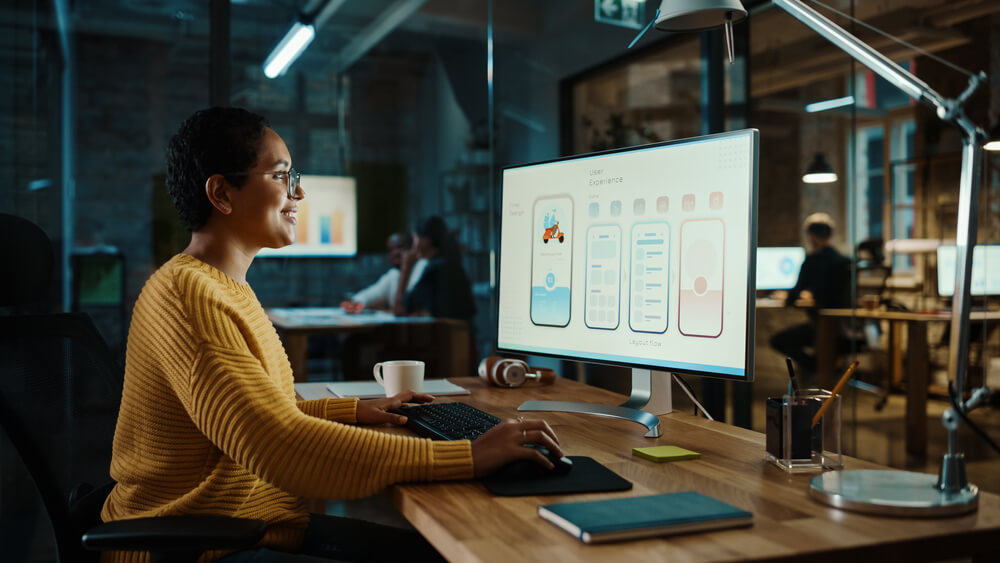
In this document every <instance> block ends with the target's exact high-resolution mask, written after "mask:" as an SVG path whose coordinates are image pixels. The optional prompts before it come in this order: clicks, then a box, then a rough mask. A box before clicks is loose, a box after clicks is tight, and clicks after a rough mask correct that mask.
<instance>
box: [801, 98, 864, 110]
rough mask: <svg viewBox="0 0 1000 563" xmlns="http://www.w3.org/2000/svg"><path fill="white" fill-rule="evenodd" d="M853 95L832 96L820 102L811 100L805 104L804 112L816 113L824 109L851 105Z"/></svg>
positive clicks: (852, 103)
mask: <svg viewBox="0 0 1000 563" xmlns="http://www.w3.org/2000/svg"><path fill="white" fill-rule="evenodd" d="M853 105H854V96H844V97H843V98H834V99H832V100H823V101H822V102H813V103H811V104H806V113H816V112H820V111H826V110H830V109H837V108H842V107H844V106H853Z"/></svg>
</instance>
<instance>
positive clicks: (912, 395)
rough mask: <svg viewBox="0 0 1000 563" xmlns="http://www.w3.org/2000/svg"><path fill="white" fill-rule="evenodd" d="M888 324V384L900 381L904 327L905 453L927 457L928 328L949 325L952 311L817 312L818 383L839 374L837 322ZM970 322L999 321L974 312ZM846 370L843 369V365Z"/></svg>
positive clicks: (994, 316) (830, 380) (991, 315)
mask: <svg viewBox="0 0 1000 563" xmlns="http://www.w3.org/2000/svg"><path fill="white" fill-rule="evenodd" d="M851 317H855V318H858V319H871V320H879V321H889V323H890V324H889V378H890V379H889V381H888V382H886V384H887V385H892V384H898V383H900V382H901V381H902V379H903V370H904V367H903V366H904V363H903V350H902V334H901V333H902V331H901V330H900V328H901V327H902V326H903V325H906V334H907V336H906V364H905V366H906V368H905V369H906V453H908V454H913V455H917V456H925V455H926V454H927V385H928V380H929V377H928V368H929V364H930V355H929V353H928V344H927V325H928V323H931V322H951V312H950V311H943V312H922V313H918V312H904V311H881V310H878V309H876V310H870V309H820V310H819V322H818V326H817V328H816V364H817V376H818V378H819V381H820V383H821V384H823V385H825V386H828V385H832V384H833V381H834V379H835V378H837V377H839V376H840V374H838V373H834V369H833V366H834V364H835V359H836V354H837V350H836V346H837V328H838V322H839V321H840V320H842V319H845V318H851ZM971 318H972V320H973V321H982V320H996V319H1000V312H997V311H988V312H982V311H974V312H972V313H971ZM845 367H846V366H845Z"/></svg>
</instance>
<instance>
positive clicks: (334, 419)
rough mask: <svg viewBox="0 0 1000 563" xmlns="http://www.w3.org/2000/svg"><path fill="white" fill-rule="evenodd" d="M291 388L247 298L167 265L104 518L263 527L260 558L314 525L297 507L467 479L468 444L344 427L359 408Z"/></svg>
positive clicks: (122, 419)
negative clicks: (249, 522)
mask: <svg viewBox="0 0 1000 563" xmlns="http://www.w3.org/2000/svg"><path fill="white" fill-rule="evenodd" d="M292 382H293V380H292V371H291V366H290V365H289V363H288V358H287V356H286V355H285V352H284V349H283V348H282V346H281V342H280V341H279V340H278V335H277V333H276V332H275V330H274V327H273V326H272V325H271V322H270V321H269V320H268V318H267V315H266V314H265V313H264V310H263V308H262V307H261V305H260V303H259V302H258V301H257V297H256V296H255V295H254V293H253V291H252V290H251V289H250V287H249V286H248V285H244V284H241V283H238V282H236V281H235V280H233V279H232V278H230V277H229V276H227V275H226V274H224V273H222V272H221V271H219V270H217V269H215V268H213V267H211V266H209V265H208V264H205V263H203V262H201V261H199V260H197V259H196V258H193V257H191V256H188V255H185V254H179V255H177V256H175V257H174V258H172V259H171V260H170V261H169V262H167V263H166V264H164V265H163V267H162V268H160V269H159V270H158V271H157V272H156V273H155V274H153V276H152V277H151V278H150V279H149V281H148V282H147V283H146V285H145V287H144V288H143V290H142V293H141V295H140V296H139V300H138V302H137V303H136V306H135V311H134V313H133V317H132V326H131V328H130V330H129V336H128V351H127V356H126V362H125V385H124V389H123V392H122V403H121V411H120V414H119V416H118V427H117V429H116V431H115V440H114V449H113V454H112V459H111V477H112V478H114V479H115V481H116V482H117V483H118V484H117V486H115V488H114V490H113V491H112V492H111V495H110V496H109V497H108V500H107V502H106V503H105V504H104V510H103V512H102V513H101V517H102V519H103V520H104V521H105V522H108V521H112V520H119V519H124V518H139V517H146V516H163V515H173V514H216V515H229V516H236V517H245V518H257V519H261V520H265V521H266V522H267V523H268V527H267V533H266V534H265V536H264V539H263V540H262V541H261V544H260V545H263V546H269V547H275V548H279V549H281V548H285V549H288V548H294V547H296V546H298V544H299V543H300V542H301V540H302V534H303V532H304V530H305V527H306V525H307V524H308V519H309V514H308V512H307V510H306V508H305V505H304V502H303V498H307V497H308V498H357V497H363V496H367V495H371V494H374V493H376V492H378V491H379V490H380V489H382V488H384V487H386V486H387V485H389V484H391V483H397V482H402V481H430V480H442V479H467V478H470V477H472V473H473V467H472V454H471V449H470V444H469V442H468V441H457V442H432V441H430V440H424V439H418V438H408V437H402V436H393V435H389V434H386V433H383V432H378V431H375V430H369V429H364V428H358V427H355V426H351V425H349V424H350V423H354V422H356V418H355V415H356V407H357V399H320V400H315V401H301V402H296V400H295V389H294V387H293V383H292ZM215 557H218V554H208V556H207V557H206V558H205V559H206V560H211V559H213V558H215ZM104 560H105V561H145V560H147V556H146V554H145V553H114V554H106V555H105V557H104Z"/></svg>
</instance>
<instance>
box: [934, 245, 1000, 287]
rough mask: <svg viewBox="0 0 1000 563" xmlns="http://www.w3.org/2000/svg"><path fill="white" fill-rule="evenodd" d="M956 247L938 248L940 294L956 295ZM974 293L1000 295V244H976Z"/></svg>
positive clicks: (973, 269)
mask: <svg viewBox="0 0 1000 563" xmlns="http://www.w3.org/2000/svg"><path fill="white" fill-rule="evenodd" d="M955 254H956V253H955V247H954V246H939V247H938V249H937V286H938V295H940V296H941V297H952V296H954V295H955ZM971 287H972V295H1000V245H992V244H990V245H987V244H980V245H976V246H975V247H973V249H972V281H971Z"/></svg>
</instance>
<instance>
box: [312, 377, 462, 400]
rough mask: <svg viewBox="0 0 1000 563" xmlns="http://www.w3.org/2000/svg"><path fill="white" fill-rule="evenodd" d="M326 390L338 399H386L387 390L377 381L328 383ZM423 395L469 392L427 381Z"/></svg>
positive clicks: (439, 382)
mask: <svg viewBox="0 0 1000 563" xmlns="http://www.w3.org/2000/svg"><path fill="white" fill-rule="evenodd" d="M326 388H327V389H329V390H330V392H331V393H333V394H334V395H335V396H337V397H358V398H359V399H376V398H378V397H385V388H383V387H382V386H381V385H379V384H378V382H377V381H374V380H372V381H337V382H335V383H328V384H327V385H326ZM421 392H422V393H427V394H429V395H468V394H469V390H468V389H466V388H465V387H459V386H458V385H455V384H454V383H452V382H450V381H448V380H447V379H425V380H424V384H423V389H421Z"/></svg>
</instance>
